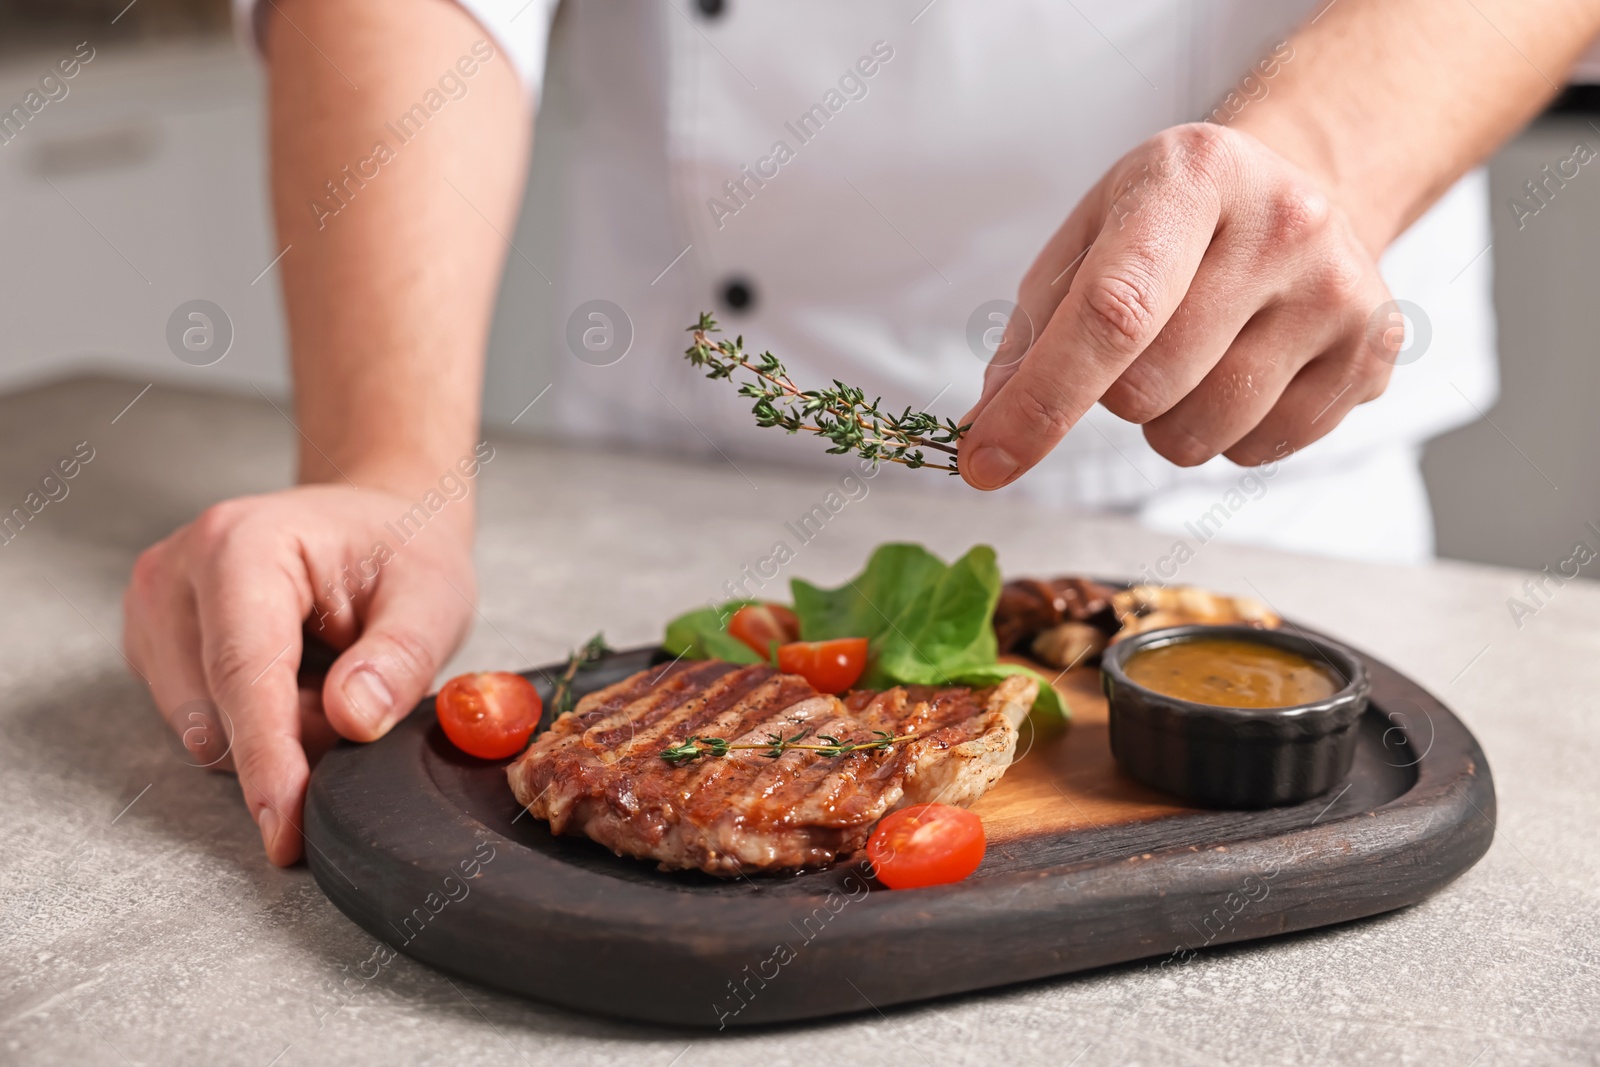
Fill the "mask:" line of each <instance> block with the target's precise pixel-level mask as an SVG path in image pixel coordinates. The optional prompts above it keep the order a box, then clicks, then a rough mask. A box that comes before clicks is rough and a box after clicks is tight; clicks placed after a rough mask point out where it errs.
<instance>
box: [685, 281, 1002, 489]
mask: <svg viewBox="0 0 1600 1067" xmlns="http://www.w3.org/2000/svg"><path fill="white" fill-rule="evenodd" d="M689 332H690V333H692V334H694V343H693V344H691V345H690V346H689V348H688V350H687V351H686V352H685V353H684V355H685V356H686V357H688V360H689V362H690V363H693V364H694V365H695V366H696V367H703V368H709V369H708V370H707V372H706V377H707V378H710V379H713V380H715V379H718V378H726V379H727V380H728V381H733V372H734V371H736V370H743V371H745V372H747V373H749V374H751V375H753V378H752V380H749V381H745V382H742V383H740V385H739V395H740V396H744V397H749V398H750V399H752V400H754V401H755V404H754V405H753V406H752V407H751V409H750V410H751V412H752V413H753V414H754V415H755V417H756V425H757V426H781V427H782V428H783V429H785V430H787V431H789V432H790V433H799V432H800V431H801V430H806V431H808V432H810V433H814V434H818V435H819V436H822V437H826V438H827V439H828V440H829V441H831V442H833V447H832V448H829V449H828V453H829V454H830V455H844V454H846V453H849V452H854V453H856V454H857V455H859V456H861V457H862V458H863V459H866V460H870V461H872V462H873V463H882V462H885V461H887V462H890V463H902V464H904V465H905V466H907V467H913V468H915V467H929V468H931V469H933V470H941V471H949V472H950V473H951V474H955V473H957V470H956V464H955V461H954V459H953V458H952V460H951V461H950V462H949V463H947V464H946V463H929V462H928V461H927V459H925V458H924V457H923V454H922V450H923V449H931V450H932V451H935V452H942V453H944V454H945V455H947V456H951V457H954V456H955V455H956V454H957V453H956V446H957V444H959V442H960V440H961V437H962V435H964V434H965V433H966V432H967V431H968V430H969V429H971V428H972V426H971V424H970V423H969V424H967V425H966V426H957V425H956V423H955V420H954V419H945V420H944V421H943V422H942V423H941V422H940V421H939V419H938V418H937V417H936V416H933V415H930V414H928V413H927V412H925V411H912V410H911V409H910V408H906V409H905V411H904V412H902V413H901V414H899V415H896V414H894V413H893V412H885V411H882V410H881V409H880V408H879V406H878V405H879V404H881V403H882V402H883V398H882V397H879V398H878V399H876V400H873V401H872V402H871V403H868V402H867V398H866V393H864V392H862V391H861V390H860V389H857V388H856V387H855V386H851V385H846V384H844V383H843V382H841V381H839V380H838V379H837V378H836V379H834V382H833V387H832V388H828V389H801V388H800V387H799V386H797V385H795V383H794V380H793V379H792V378H790V377H789V372H788V371H787V370H786V369H785V368H784V366H783V364H782V363H780V362H779V361H778V358H777V357H776V356H774V355H773V354H772V353H771V352H763V353H761V355H759V356H751V355H750V354H748V353H747V352H745V350H744V338H743V337H736V338H734V339H733V340H731V341H729V340H727V339H726V338H724V339H723V340H720V341H713V340H712V339H711V337H710V335H711V334H713V333H718V332H720V331H719V330H718V327H717V320H716V319H714V318H712V317H711V316H710V315H708V314H705V313H704V312H702V313H701V315H700V321H699V322H698V323H696V324H695V325H693V326H691V327H689Z"/></svg>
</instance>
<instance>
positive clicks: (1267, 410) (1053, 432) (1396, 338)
mask: <svg viewBox="0 0 1600 1067" xmlns="http://www.w3.org/2000/svg"><path fill="white" fill-rule="evenodd" d="M1086 248H1087V249H1088V251H1087V254H1085V249H1086ZM1388 299H1389V294H1388V290H1387V288H1386V287H1385V286H1384V283H1383V280H1382V278H1380V277H1379V276H1378V267H1377V262H1376V259H1375V257H1374V253H1373V252H1372V251H1370V250H1368V249H1367V248H1366V247H1364V246H1363V245H1362V243H1361V241H1360V239H1358V238H1357V236H1356V232H1355V229H1354V227H1353V226H1352V225H1351V221H1350V219H1349V218H1348V216H1347V215H1346V214H1345V212H1344V210H1343V208H1341V206H1340V205H1339V203H1338V202H1337V201H1336V200H1335V199H1334V198H1333V197H1332V196H1331V195H1330V194H1329V193H1328V192H1327V191H1326V188H1325V186H1324V185H1323V184H1322V183H1321V182H1320V181H1319V180H1318V179H1317V178H1315V177H1314V176H1313V175H1311V174H1310V173H1308V172H1307V171H1304V170H1302V169H1300V168H1299V167H1297V166H1295V165H1294V164H1292V163H1290V162H1289V161H1288V160H1286V159H1285V158H1283V157H1282V156H1280V155H1278V154H1277V153H1276V152H1274V151H1272V150H1271V149H1270V148H1268V147H1267V146H1266V145H1265V144H1263V143H1262V142H1261V141H1258V140H1256V139H1255V138H1254V137H1252V136H1250V135H1249V134H1246V133H1242V132H1239V131H1236V130H1230V129H1227V128H1225V127H1222V126H1216V125H1210V124H1201V123H1196V124H1192V125H1187V126H1176V127H1173V128H1172V129H1169V130H1165V131H1163V132H1162V133H1160V134H1157V135H1156V136H1155V137H1152V138H1151V139H1150V140H1148V141H1146V142H1145V143H1144V144H1142V145H1140V146H1139V147H1138V148H1136V149H1134V150H1133V151H1132V152H1131V153H1129V154H1128V155H1127V156H1125V157H1124V158H1123V159H1122V160H1121V161H1120V162H1118V163H1117V165H1116V166H1115V167H1113V168H1112V169H1111V171H1110V172H1109V173H1108V174H1107V175H1106V176H1105V177H1104V178H1102V179H1101V180H1100V182H1099V184H1098V185H1096V186H1095V187H1094V189H1092V190H1091V191H1090V192H1089V194H1088V195H1087V196H1086V197H1084V199H1083V201H1082V202H1081V203H1079V204H1078V206H1077V208H1076V209H1075V210H1074V211H1073V212H1072V214H1071V215H1070V216H1069V217H1068V219H1067V221H1066V222H1065V223H1064V224H1063V225H1062V226H1061V229H1059V230H1058V231H1056V234H1055V236H1054V237H1052V238H1051V239H1050V243H1049V244H1048V245H1047V246H1046V247H1045V249H1044V251H1043V252H1041V253H1040V254H1039V257H1038V259H1037V260H1035V261H1034V264H1033V266H1032V267H1031V268H1029V270H1028V273H1027V275H1026V277H1024V279H1023V281H1022V285H1021V288H1020V293H1019V297H1018V303H1019V309H1018V311H1017V312H1016V313H1014V314H1013V316H1012V319H1011V323H1010V325H1009V326H1008V327H1007V330H1006V334H1005V339H1004V340H1003V341H1002V343H1001V346H1000V348H999V349H998V350H997V351H996V353H995V355H994V358H993V360H992V361H991V363H990V365H989V368H988V371H987V372H986V374H985V378H984V388H983V396H982V398H981V399H980V400H979V401H978V404H977V406H976V407H974V408H973V409H972V411H971V412H969V413H968V415H967V417H966V419H964V420H963V421H964V422H971V423H972V424H973V425H972V429H971V430H970V431H969V432H968V435H967V437H966V438H965V439H964V440H963V441H962V444H961V459H960V467H961V473H962V475H963V477H965V478H966V480H967V481H968V482H969V483H970V484H972V485H973V486H975V487H977V488H979V489H997V488H999V487H1000V486H1002V485H1006V484H1007V483H1009V482H1011V481H1013V480H1015V479H1016V478H1017V477H1018V476H1019V475H1021V474H1022V473H1023V472H1024V471H1026V470H1028V469H1029V468H1031V467H1032V466H1034V464H1036V463H1038V462H1039V461H1040V460H1041V459H1042V458H1044V456H1045V454H1046V453H1048V452H1049V451H1050V450H1051V449H1052V448H1054V447H1055V445H1056V444H1057V443H1058V442H1059V441H1060V440H1061V438H1062V437H1063V436H1065V434H1066V432H1067V431H1068V430H1069V429H1071V428H1072V426H1073V425H1074V424H1075V423H1076V422H1077V421H1078V420H1079V419H1080V418H1082V417H1083V415H1084V413H1085V412H1086V411H1087V410H1088V409H1089V407H1090V406H1091V405H1093V404H1094V403H1095V402H1096V401H1098V402H1100V403H1102V404H1104V405H1105V406H1106V408H1107V409H1108V410H1110V411H1111V412H1112V413H1113V414H1115V415H1117V416H1119V417H1121V418H1124V419H1127V420H1129V421H1130V422H1136V423H1141V424H1143V426H1144V434H1145V438H1146V440H1148V441H1149V442H1150V445H1151V447H1152V448H1154V449H1155V450H1156V451H1157V452H1159V453H1160V454H1161V455H1163V456H1165V457H1167V458H1168V459H1170V460H1171V461H1172V462H1174V463H1176V464H1178V465H1179V466H1184V467H1190V466H1194V465H1196V464H1199V463H1204V462H1205V461H1206V460H1208V459H1210V458H1212V457H1213V456H1216V455H1218V454H1222V455H1226V456H1227V457H1228V458H1229V459H1231V460H1233V461H1234V462H1235V463H1240V464H1246V465H1253V464H1258V463H1263V462H1266V461H1268V460H1272V459H1280V458H1282V456H1283V455H1286V454H1287V450H1289V449H1299V448H1302V447H1304V446H1305V445H1307V444H1310V443H1311V442H1312V441H1315V440H1316V439H1317V438H1319V437H1321V436H1322V435H1323V434H1325V433H1327V432H1328V431H1329V430H1331V429H1333V428H1334V427H1335V426H1337V425H1338V424H1339V421H1340V420H1341V419H1343V418H1344V416H1345V415H1346V414H1347V413H1348V412H1349V411H1350V409H1351V408H1353V407H1355V406H1356V405H1357V404H1360V403H1364V402H1365V401H1368V400H1371V399H1373V398H1375V397H1377V396H1378V395H1379V394H1380V393H1382V392H1383V390H1384V387H1385V386H1386V385H1387V384H1388V380H1389V372H1390V370H1391V369H1392V365H1393V364H1392V361H1393V359H1394V351H1395V350H1397V349H1398V347H1399V345H1400V343H1401V342H1402V340H1403V337H1402V336H1400V334H1399V331H1386V332H1380V333H1378V334H1376V335H1375V336H1373V335H1370V331H1369V330H1368V319H1369V317H1370V316H1371V315H1372V313H1373V311H1374V309H1376V308H1377V307H1378V306H1379V305H1381V304H1382V303H1384V302H1385V301H1386V300H1388ZM1030 341H1031V345H1030V343H1029V342H1030ZM1385 355H1387V357H1388V358H1387V359H1386V358H1384V357H1385Z"/></svg>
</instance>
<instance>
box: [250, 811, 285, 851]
mask: <svg viewBox="0 0 1600 1067" xmlns="http://www.w3.org/2000/svg"><path fill="white" fill-rule="evenodd" d="M256 826H257V828H259V829H260V830H261V844H262V846H263V847H264V848H266V850H267V853H268V854H269V855H270V854H271V853H272V843H273V842H274V841H276V840H277V839H278V831H279V830H281V829H283V820H282V819H280V818H278V813H277V812H275V811H273V810H272V809H271V808H262V809H261V814H260V815H258V816H256Z"/></svg>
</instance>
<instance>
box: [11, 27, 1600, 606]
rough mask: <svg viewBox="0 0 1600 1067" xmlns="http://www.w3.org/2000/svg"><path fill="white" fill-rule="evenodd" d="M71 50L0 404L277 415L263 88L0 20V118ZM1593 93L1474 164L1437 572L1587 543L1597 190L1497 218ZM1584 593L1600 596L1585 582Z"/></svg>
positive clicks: (534, 234)
mask: <svg viewBox="0 0 1600 1067" xmlns="http://www.w3.org/2000/svg"><path fill="white" fill-rule="evenodd" d="M82 41H86V42H87V44H88V47H89V48H90V49H92V54H93V58H92V59H90V60H89V61H88V63H87V65H86V66H84V68H83V69H82V70H81V71H80V73H79V75H78V76H77V77H75V78H74V79H72V80H71V81H69V82H67V83H66V85H67V89H68V92H67V95H66V96H65V97H62V98H60V99H56V100H50V101H48V102H47V103H46V105H45V107H44V109H43V110H42V111H41V112H40V113H39V114H37V115H35V116H33V118H32V120H31V121H30V122H29V124H28V126H27V128H26V129H25V130H24V131H23V133H22V135H19V136H14V137H12V138H10V139H9V141H8V142H7V143H5V144H4V145H3V146H0V204H3V205H4V208H3V209H0V323H3V326H0V392H5V393H10V392H14V391H17V390H23V389H27V388H29V387H32V386H35V385H39V384H41V383H45V382H49V381H54V380H59V379H61V378H64V377H68V376H73V375H81V374H86V373H99V374H114V375H117V376H119V377H122V378H126V379H129V380H136V381H135V385H137V384H139V383H142V382H149V381H160V382H166V383H174V384H181V385H186V386H190V387H194V388H203V389H227V390H235V391H241V392H245V393H252V392H253V390H255V389H260V390H263V391H265V392H266V393H268V394H272V395H281V394H283V393H285V392H286V391H287V387H288V382H287V376H286V372H285V365H284V358H283V351H284V333H283V327H282V323H281V317H280V311H281V309H280V303H279V298H278V291H277V279H276V276H275V273H274V272H273V271H272V270H270V269H269V268H270V266H271V265H272V264H273V262H274V259H275V257H276V256H277V255H278V253H279V252H280V249H279V248H277V247H276V245H275V243H274V240H273V237H272V233H271V229H270V225H269V222H268V217H267V212H266V202H267V197H266V190H265V186H264V173H265V166H264V129H263V127H264V115H263V106H262V78H261V74H260V71H259V70H258V69H257V66H256V64H255V63H254V61H253V60H252V59H251V57H249V56H248V55H247V54H246V53H245V52H244V51H243V50H242V49H241V48H240V46H239V45H238V43H237V42H236V39H235V38H234V37H233V35H232V30H231V27H230V20H229V12H228V5H227V3H226V0H134V2H133V3H131V4H129V3H128V2H127V0H0V106H3V108H4V109H5V110H9V109H10V108H11V107H12V105H14V104H17V103H20V102H21V101H22V100H23V98H24V96H25V95H26V94H27V93H28V92H29V91H30V90H33V89H37V88H38V87H39V83H40V79H41V77H43V76H44V75H46V74H48V73H50V72H51V71H52V69H53V67H54V66H55V64H56V62H57V61H58V60H60V59H63V58H67V57H69V56H72V55H73V54H74V52H75V50H77V49H78V45H79V42H82ZM79 54H80V55H81V54H84V53H82V52H80V53H79ZM1591 79H1592V80H1593V81H1595V82H1600V63H1590V64H1586V66H1585V68H1584V70H1582V71H1580V73H1579V75H1578V77H1577V78H1576V79H1575V80H1576V81H1577V82H1579V83H1580V84H1577V85H1575V86H1574V87H1573V88H1571V89H1569V90H1568V92H1567V93H1566V94H1564V95H1563V97H1562V98H1561V99H1560V100H1559V101H1558V102H1557V104H1556V105H1555V106H1554V107H1552V108H1551V109H1550V110H1549V112H1547V113H1546V114H1545V115H1544V116H1543V117H1542V118H1541V119H1540V120H1539V121H1538V122H1537V123H1535V124H1534V125H1533V126H1532V128H1530V129H1528V130H1527V131H1525V132H1524V133H1523V134H1522V135H1521V136H1519V137H1518V138H1517V139H1516V140H1514V141H1513V142H1511V143H1510V144H1509V145H1508V146H1506V148H1505V149H1504V150H1503V151H1501V152H1500V154H1499V155H1498V156H1497V157H1496V158H1495V159H1494V161H1493V163H1492V165H1491V174H1492V186H1493V191H1494V244H1493V251H1492V255H1489V256H1485V257H1483V259H1482V260H1481V261H1480V262H1478V263H1475V264H1473V265H1472V266H1470V267H1468V268H1467V269H1469V270H1480V269H1488V268H1489V267H1490V264H1491V262H1492V268H1493V270H1494V273H1495V301H1496V306H1497V311H1498V314H1499V324H1500V363H1501V375H1502V383H1503V384H1502V390H1501V396H1500V399H1499V401H1498V403H1497V404H1496V405H1495V407H1494V408H1493V409H1492V410H1490V411H1489V412H1488V413H1487V415H1488V417H1487V418H1486V419H1484V420H1481V421H1479V422H1477V423H1475V424H1473V425H1470V426H1467V427H1465V428H1463V429H1460V430H1458V431H1455V432H1453V433H1450V434H1447V435H1445V436H1444V437H1441V438H1438V439H1436V440H1435V441H1433V442H1432V443H1431V444H1430V445H1429V446H1428V449H1427V453H1426V458H1425V462H1424V470H1425V473H1426V476H1427V480H1428V484H1429V488H1430V490H1431V493H1432V497H1433V506H1434V513H1435V519H1436V523H1437V528H1438V547H1439V552H1440V554H1441V555H1444V556H1451V557H1457V558H1462V559H1471V560H1478V561H1483V562H1489V563H1501V564H1509V565H1514V566H1520V567H1527V568H1534V569H1537V568H1539V567H1542V566H1544V565H1545V564H1552V565H1554V564H1556V563H1557V562H1559V561H1561V560H1563V559H1566V558H1567V557H1568V556H1569V555H1570V554H1571V552H1572V546H1573V544H1574V542H1575V541H1577V540H1578V539H1580V538H1583V539H1591V538H1592V537H1593V535H1591V534H1590V533H1588V532H1586V527H1585V524H1586V523H1589V522H1591V521H1593V522H1595V523H1596V524H1597V525H1600V463H1596V462H1595V460H1596V457H1600V418H1596V417H1595V413H1596V410H1597V403H1600V359H1597V358H1596V350H1597V347H1600V346H1597V342H1596V338H1597V337H1600V299H1596V298H1595V295H1594V291H1593V288H1592V287H1593V286H1594V285H1595V279H1596V278H1597V277H1600V177H1589V176H1586V175H1587V174H1588V169H1587V168H1585V170H1584V172H1583V174H1581V175H1580V176H1579V177H1578V178H1576V179H1574V180H1571V181H1569V182H1568V183H1567V185H1566V186H1565V187H1564V188H1562V189H1561V190H1560V191H1559V195H1558V196H1557V197H1556V198H1555V199H1553V200H1552V202H1551V203H1550V204H1549V206H1548V207H1547V208H1545V209H1544V210H1541V211H1540V212H1539V213H1538V214H1537V215H1536V216H1534V217H1531V218H1526V219H1524V220H1522V222H1523V224H1522V225H1521V226H1520V228H1519V225H1518V220H1517V219H1516V218H1515V217H1514V215H1513V213H1512V211H1511V210H1510V208H1509V205H1508V201H1509V199H1510V198H1511V197H1513V196H1519V195H1525V194H1524V192H1523V185H1524V183H1525V182H1527V181H1529V180H1530V179H1531V178H1534V177H1537V176H1539V175H1540V171H1541V168H1543V167H1544V166H1545V165H1546V164H1552V165H1553V164H1554V163H1555V162H1557V161H1559V160H1561V159H1565V158H1567V157H1568V156H1570V155H1571V154H1572V149H1573V146H1574V145H1575V144H1576V143H1578V142H1584V143H1586V144H1588V145H1589V146H1591V148H1593V149H1595V150H1596V151H1600V88H1594V87H1589V86H1586V85H1584V84H1581V83H1583V82H1584V81H1586V80H1591ZM57 91H58V90H57ZM561 111H562V102H561V101H559V100H548V101H546V111H545V114H544V121H543V122H542V123H541V127H540V133H539V137H540V146H539V148H540V154H541V155H545V157H546V158H549V155H548V154H553V153H555V152H559V151H560V150H561V132H562V131H561V126H562V121H561V119H562V115H561ZM0 139H4V138H3V135H0ZM549 171H550V168H549V167H547V166H546V167H541V166H540V165H539V164H538V157H536V160H535V166H534V171H533V175H532V179H531V181H530V185H529V192H528V201H527V203H528V207H527V209H526V210H525V211H524V214H523V217H522V221H521V223H520V227H519V230H518V233H517V235H516V236H515V237H514V238H513V240H514V242H515V243H516V244H517V245H519V246H522V247H549V246H550V245H552V244H553V243H554V232H553V229H552V228H553V227H555V226H556V225H558V221H557V220H553V219H549V218H546V217H545V215H546V214H548V213H543V214H542V213H541V212H540V211H539V210H537V205H538V204H539V203H540V202H541V200H543V202H546V203H548V202H550V199H551V198H550V197H549V196H541V192H542V191H543V192H548V183H549V181H550V180H551V179H550V178H549V176H548V175H549ZM524 242H526V243H524ZM64 279H69V280H70V284H63V280H64ZM535 280H536V279H535V278H534V277H533V275H532V270H531V268H530V267H529V266H527V265H526V264H525V263H522V262H520V261H519V259H518V257H516V256H512V257H511V260H510V264H509V265H508V268H507V275H506V279H505V283H504V286H503V289H502V294H501V301H500V310H499V312H498V316H497V320H496V325H495V331H494V337H493V340H492V343H491V352H490V365H489V382H488V388H487V393H486V406H487V407H486V409H487V417H488V420H489V422H490V423H491V425H496V424H498V425H500V426H502V427H503V426H505V425H506V424H508V423H509V422H510V420H511V419H512V417H514V416H515V415H517V413H518V411H517V409H518V408H519V407H520V406H521V405H522V403H523V398H525V397H527V396H531V395H533V393H534V392H536V391H537V382H538V381H539V380H541V379H540V375H539V374H538V372H537V369H536V367H535V366H534V363H533V360H534V358H535V357H534V353H536V351H537V350H539V349H542V348H543V347H545V343H544V342H545V338H547V337H548V336H550V331H549V330H548V329H547V327H546V325H545V323H546V322H547V321H548V316H549V315H550V314H551V308H549V307H548V306H546V305H545V301H546V300H547V297H546V295H545V294H546V293H547V292H548V287H547V286H545V285H543V284H532V282H534V281H535ZM1397 295H1398V296H1402V297H1403V296H1404V295H1405V294H1397ZM197 297H200V298H204V299H207V300H210V301H213V302H215V303H217V304H218V305H220V306H221V307H223V308H225V309H226V311H227V313H228V315H229V317H230V318H231V320H232V323H233V329H234V333H235V340H234V342H233V348H232V350H231V351H230V352H229V353H228V355H227V357H226V358H225V359H223V360H222V361H221V362H220V363H218V364H216V365H214V366H209V367H203V368H197V367H191V366H188V365H186V364H184V363H182V362H180V361H178V360H177V359H175V358H173V355H172V353H171V352H170V351H169V350H168V347H167V343H166V336H165V335H166V326H167V319H168V316H169V315H170V313H171V312H172V311H173V309H174V308H176V307H177V306H178V305H179V304H181V303H183V302H185V301H188V300H191V299H195V298H197ZM1400 373H1404V370H1403V368H1402V369H1401V371H1400ZM130 395H131V394H130ZM1586 571H1587V572H1588V573H1590V574H1591V575H1600V562H1596V563H1593V564H1591V565H1590V566H1589V567H1588V568H1586Z"/></svg>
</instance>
